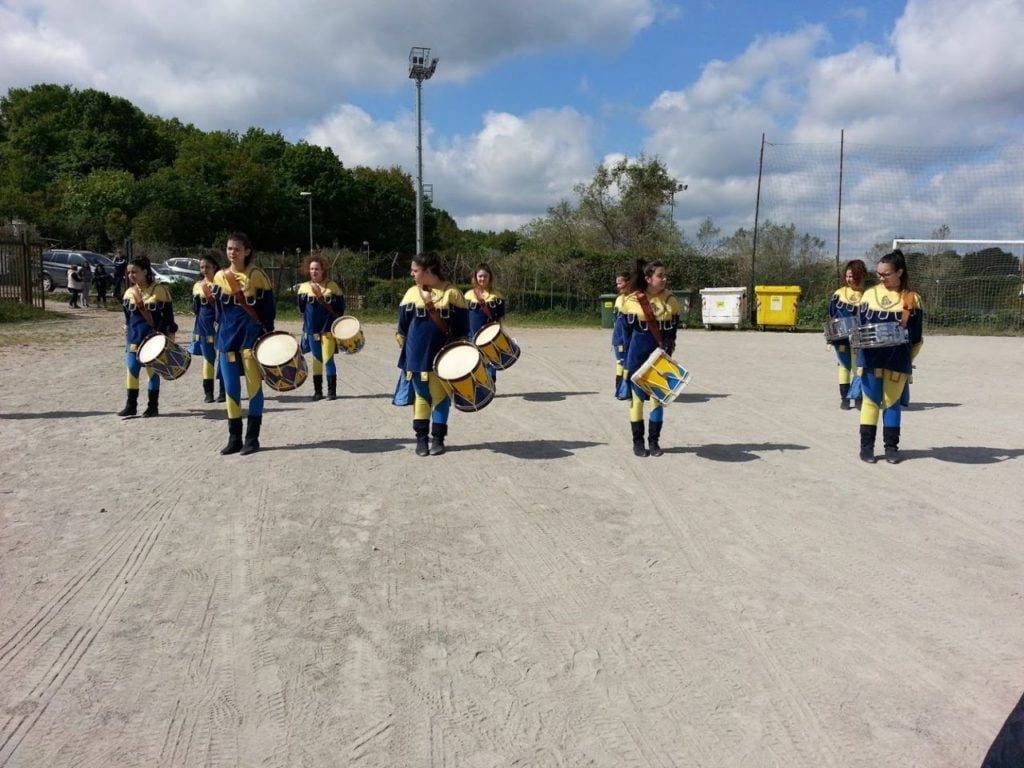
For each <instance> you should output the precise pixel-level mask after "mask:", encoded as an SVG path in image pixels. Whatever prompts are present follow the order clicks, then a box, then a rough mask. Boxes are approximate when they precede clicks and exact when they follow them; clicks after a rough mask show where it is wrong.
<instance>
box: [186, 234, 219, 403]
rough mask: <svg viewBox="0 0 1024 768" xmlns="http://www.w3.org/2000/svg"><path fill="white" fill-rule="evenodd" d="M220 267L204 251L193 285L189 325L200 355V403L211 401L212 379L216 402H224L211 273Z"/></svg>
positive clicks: (195, 350)
mask: <svg viewBox="0 0 1024 768" xmlns="http://www.w3.org/2000/svg"><path fill="white" fill-rule="evenodd" d="M218 269H220V264H218V263H217V257H216V256H214V255H213V254H210V253H207V254H204V255H203V256H201V257H200V258H199V273H200V274H201V275H202V277H201V278H200V279H199V280H196V282H195V285H193V286H192V313H193V314H194V315H195V316H196V323H195V326H194V327H193V328H192V349H190V350H189V351H190V352H191V353H192V354H193V355H202V356H203V394H204V399H203V402H206V403H212V402H213V379H214V376H216V378H217V380H218V381H219V382H220V387H219V389H220V392H219V393H218V396H217V402H219V403H223V402H224V399H225V397H224V377H223V376H222V375H221V373H220V367H219V366H218V365H217V348H216V340H217V310H218V309H219V306H220V305H219V304H218V303H217V299H216V297H215V296H214V295H213V276H214V275H216V274H217V270H218Z"/></svg>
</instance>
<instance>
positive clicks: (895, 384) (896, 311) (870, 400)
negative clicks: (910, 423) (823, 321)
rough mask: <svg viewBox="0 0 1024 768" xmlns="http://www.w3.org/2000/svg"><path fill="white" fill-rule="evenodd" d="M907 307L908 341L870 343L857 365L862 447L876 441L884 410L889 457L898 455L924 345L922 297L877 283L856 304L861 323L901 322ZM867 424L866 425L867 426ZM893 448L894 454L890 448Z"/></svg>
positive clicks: (883, 418)
mask: <svg viewBox="0 0 1024 768" xmlns="http://www.w3.org/2000/svg"><path fill="white" fill-rule="evenodd" d="M904 310H906V315H907V319H906V325H905V327H906V329H907V336H908V343H906V344H899V345H897V346H893V347H874V348H871V347H868V348H864V349H863V350H861V351H860V355H861V358H862V362H861V360H858V363H860V364H861V365H862V367H860V368H859V369H858V371H857V372H858V374H860V377H861V383H862V386H863V390H864V401H863V404H862V405H861V409H860V424H861V447H862V451H863V449H864V448H865V447H866V442H867V438H868V437H870V441H869V442H870V444H871V445H873V444H874V437H875V429H876V428H877V426H878V414H879V411H881V412H882V427H883V440H884V444H885V447H886V458H887V459H890V458H895V449H896V448H897V446H898V445H899V437H900V423H901V419H902V406H903V405H904V404H905V403H904V400H905V392H906V391H907V386H908V385H909V383H910V379H911V374H912V373H913V370H914V359H915V358H916V357H917V355H918V353H919V352H920V351H921V347H922V346H923V345H924V307H923V306H922V304H921V297H920V296H918V295H917V294H916V293H914V292H913V291H902V292H901V291H889V290H886V289H885V287H884V286H882V285H876V286H873V287H871V288H869V289H868V290H866V291H865V292H864V295H863V296H862V297H861V301H860V304H859V305H858V307H857V321H858V323H859V324H860V325H867V324H872V323H900V322H901V321H902V318H903V315H904ZM866 428H867V429H866ZM890 448H891V449H892V456H890V450H889V449H890Z"/></svg>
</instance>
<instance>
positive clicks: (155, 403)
mask: <svg viewBox="0 0 1024 768" xmlns="http://www.w3.org/2000/svg"><path fill="white" fill-rule="evenodd" d="M146 394H147V395H148V396H149V399H148V400H147V401H146V410H144V411H143V412H142V418H144V419H145V418H148V417H150V416H159V415H160V390H159V389H151V390H149V391H148V392H147V393H146Z"/></svg>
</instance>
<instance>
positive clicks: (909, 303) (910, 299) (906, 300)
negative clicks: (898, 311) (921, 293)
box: [900, 291, 917, 328]
mask: <svg viewBox="0 0 1024 768" xmlns="http://www.w3.org/2000/svg"><path fill="white" fill-rule="evenodd" d="M916 298H917V294H916V293H914V292H913V291H903V314H902V315H901V316H900V325H901V326H902V327H904V328H906V327H907V323H909V322H910V310H911V308H912V307H913V306H914V299H916Z"/></svg>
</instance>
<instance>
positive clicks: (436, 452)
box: [430, 422, 448, 456]
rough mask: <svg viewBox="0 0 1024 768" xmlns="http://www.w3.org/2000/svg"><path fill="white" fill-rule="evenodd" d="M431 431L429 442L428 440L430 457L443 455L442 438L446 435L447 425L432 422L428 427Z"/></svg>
mask: <svg viewBox="0 0 1024 768" xmlns="http://www.w3.org/2000/svg"><path fill="white" fill-rule="evenodd" d="M430 429H431V440H430V455H431V456H440V455H441V454H442V453H444V438H445V436H446V435H447V434H448V425H447V424H438V423H437V422H434V423H433V424H431V426H430Z"/></svg>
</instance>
